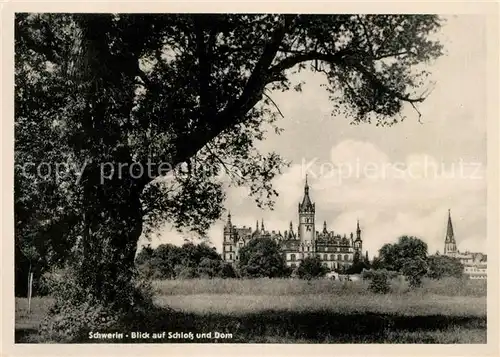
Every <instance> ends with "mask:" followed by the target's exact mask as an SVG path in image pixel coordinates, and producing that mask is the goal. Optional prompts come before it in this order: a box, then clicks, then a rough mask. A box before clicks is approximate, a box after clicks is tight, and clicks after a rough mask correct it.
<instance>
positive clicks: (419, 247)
mask: <svg viewBox="0 0 500 357" xmlns="http://www.w3.org/2000/svg"><path fill="white" fill-rule="evenodd" d="M416 258H421V259H423V260H425V259H426V258H427V244H426V243H425V242H424V241H422V240H421V239H418V238H416V237H411V236H410V237H409V236H402V237H400V238H399V240H398V242H397V243H394V244H384V245H383V246H382V248H380V250H379V259H380V261H381V263H382V264H381V265H382V267H384V268H386V269H388V270H394V271H399V272H402V269H403V267H404V265H405V262H406V261H407V260H411V259H416ZM379 264H380V262H378V261H377V262H374V266H378V265H379Z"/></svg>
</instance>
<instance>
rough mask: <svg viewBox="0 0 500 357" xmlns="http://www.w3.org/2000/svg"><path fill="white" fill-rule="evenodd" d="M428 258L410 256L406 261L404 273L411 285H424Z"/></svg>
mask: <svg viewBox="0 0 500 357" xmlns="http://www.w3.org/2000/svg"><path fill="white" fill-rule="evenodd" d="M427 269H428V265H427V260H426V259H425V258H422V257H419V256H417V257H415V258H408V259H406V260H405V261H404V264H403V268H402V271H401V272H402V273H403V274H404V275H405V277H406V279H407V280H408V282H409V284H410V286H411V287H414V288H415V287H419V286H421V285H422V278H423V277H424V276H425V275H426V274H427Z"/></svg>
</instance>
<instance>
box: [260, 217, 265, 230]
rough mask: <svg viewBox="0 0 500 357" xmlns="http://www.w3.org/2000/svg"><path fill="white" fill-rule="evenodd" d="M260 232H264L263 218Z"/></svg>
mask: <svg viewBox="0 0 500 357" xmlns="http://www.w3.org/2000/svg"><path fill="white" fill-rule="evenodd" d="M260 230H261V231H262V232H264V218H262V220H261V223H260Z"/></svg>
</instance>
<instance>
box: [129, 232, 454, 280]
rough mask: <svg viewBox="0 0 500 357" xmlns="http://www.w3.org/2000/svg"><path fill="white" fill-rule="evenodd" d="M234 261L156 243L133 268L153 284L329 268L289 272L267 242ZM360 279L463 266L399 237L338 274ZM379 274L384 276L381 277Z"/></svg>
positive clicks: (197, 248)
mask: <svg viewBox="0 0 500 357" xmlns="http://www.w3.org/2000/svg"><path fill="white" fill-rule="evenodd" d="M239 256H240V259H239V261H238V263H237V264H235V265H234V266H233V265H231V264H229V263H226V262H224V261H223V260H222V257H221V255H220V254H219V253H217V251H216V250H215V248H212V247H209V246H208V245H207V244H205V243H202V244H193V243H186V244H184V245H182V246H181V247H179V246H175V245H172V244H162V245H160V246H159V247H157V248H156V249H153V248H151V247H144V248H143V249H142V250H141V251H140V252H139V253H138V255H137V258H136V264H137V267H138V269H139V271H140V272H141V274H143V275H145V276H148V277H151V278H153V279H190V278H215V277H222V278H232V277H244V278H261V277H269V278H284V277H299V278H305V279H310V278H317V277H322V276H324V275H325V274H326V273H328V271H329V269H328V268H327V267H326V266H325V265H324V264H323V262H322V261H321V259H320V258H319V257H308V258H306V259H304V260H302V261H301V263H300V265H299V266H298V267H296V268H294V269H292V268H290V267H287V265H286V262H285V258H284V255H283V253H282V251H281V249H280V247H279V245H278V244H277V243H276V242H275V241H274V240H272V239H266V238H263V239H255V240H251V241H250V242H249V244H247V245H246V246H244V247H243V248H241V250H240V254H239ZM363 271H365V274H363V276H364V277H367V278H370V277H371V276H372V274H370V273H369V271H379V272H380V273H382V272H388V274H389V275H388V277H390V276H393V275H395V276H397V275H404V276H405V277H406V278H407V279H409V280H410V281H411V282H412V284H413V285H415V286H418V285H420V283H421V279H422V278H423V277H424V276H427V277H429V278H431V279H441V278H443V277H448V276H452V277H458V278H459V277H462V273H463V265H462V264H461V263H460V261H459V260H458V259H455V258H451V257H447V256H442V255H439V254H435V255H430V256H429V255H428V254H427V244H426V243H425V242H423V241H422V240H420V239H418V238H416V237H409V236H402V237H400V238H399V239H398V241H397V243H393V244H385V245H384V246H383V247H382V248H381V249H380V250H379V255H378V256H377V257H375V258H374V259H373V260H371V261H370V260H369V259H368V258H367V257H358V256H355V258H354V261H353V264H352V266H351V267H350V268H348V269H345V270H342V271H339V273H343V274H360V273H362V272H363ZM384 274H385V273H384Z"/></svg>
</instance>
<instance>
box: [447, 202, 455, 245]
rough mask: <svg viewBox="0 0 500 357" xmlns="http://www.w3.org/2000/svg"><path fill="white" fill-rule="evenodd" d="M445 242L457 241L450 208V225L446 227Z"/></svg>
mask: <svg viewBox="0 0 500 357" xmlns="http://www.w3.org/2000/svg"><path fill="white" fill-rule="evenodd" d="M445 243H456V242H455V235H454V233H453V224H452V223H451V211H450V209H448V227H446V238H445Z"/></svg>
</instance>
